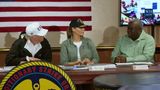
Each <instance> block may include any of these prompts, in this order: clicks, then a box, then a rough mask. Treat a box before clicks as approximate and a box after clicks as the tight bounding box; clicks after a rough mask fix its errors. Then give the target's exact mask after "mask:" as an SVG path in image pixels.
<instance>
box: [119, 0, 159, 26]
mask: <svg viewBox="0 0 160 90" xmlns="http://www.w3.org/2000/svg"><path fill="white" fill-rule="evenodd" d="M135 18H138V19H140V20H141V21H142V22H143V24H144V25H160V0H120V21H119V22H120V26H126V25H128V22H129V21H130V20H132V19H135Z"/></svg>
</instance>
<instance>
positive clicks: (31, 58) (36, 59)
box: [28, 57, 41, 61]
mask: <svg viewBox="0 0 160 90" xmlns="http://www.w3.org/2000/svg"><path fill="white" fill-rule="evenodd" d="M28 59H29V61H40V60H41V59H39V58H35V57H29V58H28Z"/></svg>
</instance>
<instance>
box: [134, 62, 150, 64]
mask: <svg viewBox="0 0 160 90" xmlns="http://www.w3.org/2000/svg"><path fill="white" fill-rule="evenodd" d="M134 64H141V65H152V64H153V63H152V62H134Z"/></svg>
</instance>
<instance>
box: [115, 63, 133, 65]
mask: <svg viewBox="0 0 160 90" xmlns="http://www.w3.org/2000/svg"><path fill="white" fill-rule="evenodd" d="M133 64H134V63H116V65H117V66H121V65H122V66H123V65H124V66H125V65H133Z"/></svg>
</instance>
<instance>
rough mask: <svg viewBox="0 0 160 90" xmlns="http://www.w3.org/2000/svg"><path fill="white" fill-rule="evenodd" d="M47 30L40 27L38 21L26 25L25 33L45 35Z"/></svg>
mask: <svg viewBox="0 0 160 90" xmlns="http://www.w3.org/2000/svg"><path fill="white" fill-rule="evenodd" d="M47 32H48V30H47V29H44V28H42V26H41V25H40V24H39V23H38V22H33V23H31V24H29V25H27V27H26V34H27V35H29V36H33V35H38V36H45V35H46V34H47Z"/></svg>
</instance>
